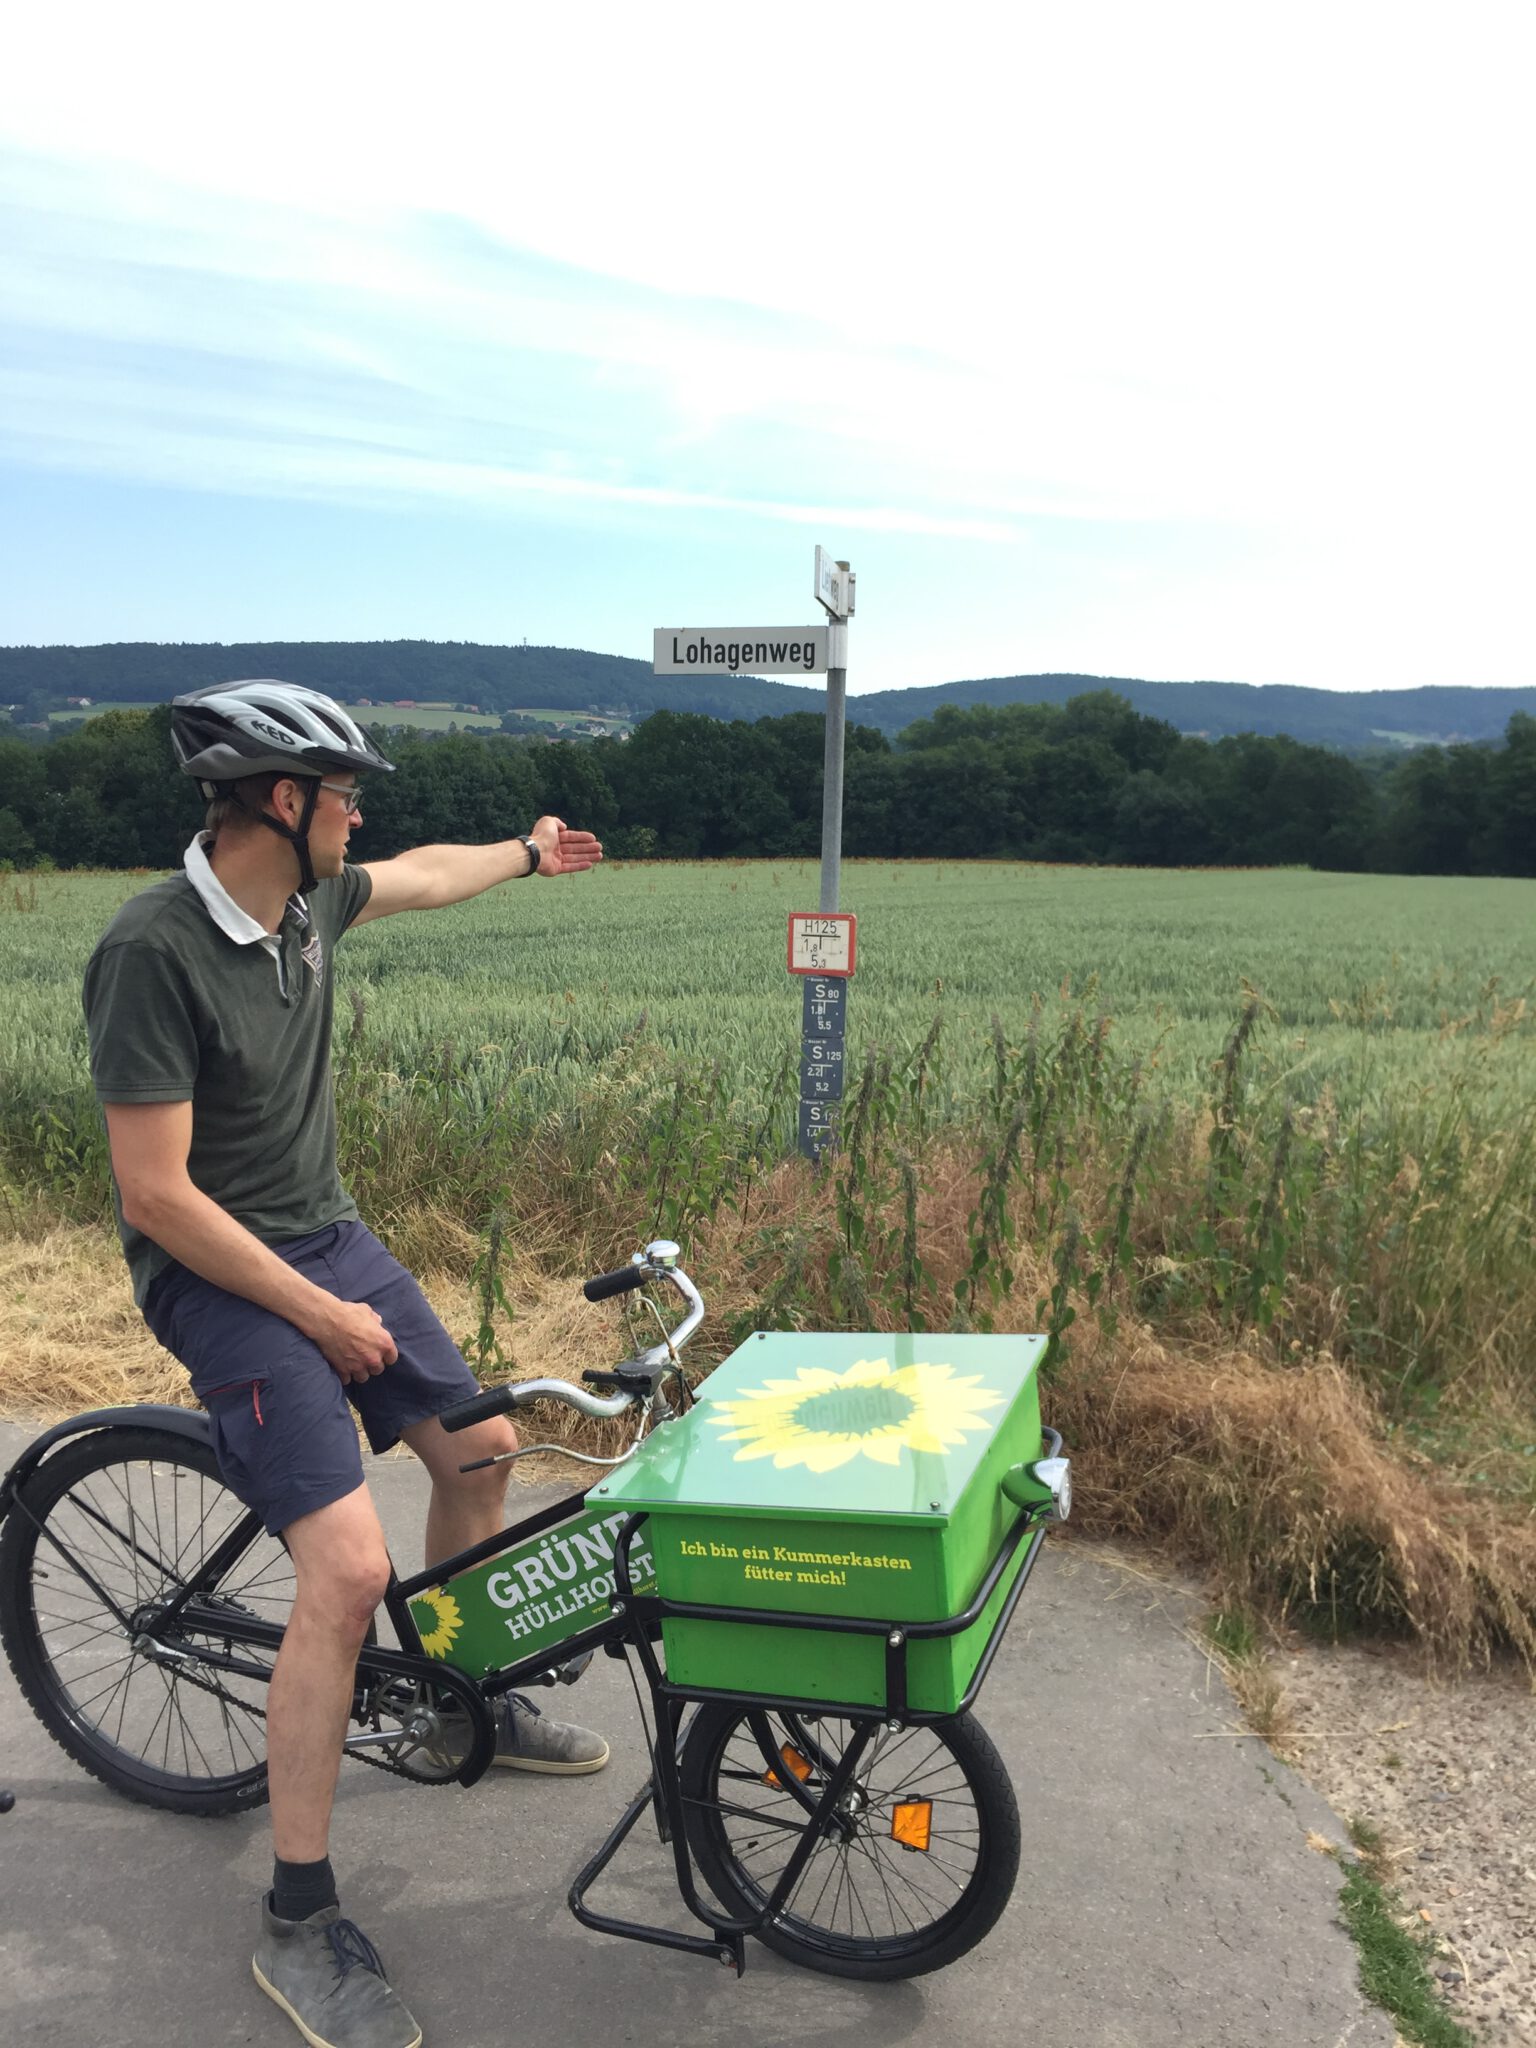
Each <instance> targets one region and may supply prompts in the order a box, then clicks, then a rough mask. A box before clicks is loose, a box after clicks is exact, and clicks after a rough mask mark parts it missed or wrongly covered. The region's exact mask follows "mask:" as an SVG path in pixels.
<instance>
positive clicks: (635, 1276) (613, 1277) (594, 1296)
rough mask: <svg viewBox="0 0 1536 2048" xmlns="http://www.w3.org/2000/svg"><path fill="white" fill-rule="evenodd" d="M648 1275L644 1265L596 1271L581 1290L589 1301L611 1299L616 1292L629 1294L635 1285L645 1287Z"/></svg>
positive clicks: (585, 1281)
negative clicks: (611, 1270)
mask: <svg viewBox="0 0 1536 2048" xmlns="http://www.w3.org/2000/svg"><path fill="white" fill-rule="evenodd" d="M648 1277H649V1276H648V1274H647V1273H646V1270H645V1268H644V1266H637V1265H628V1266H620V1267H618V1268H617V1269H616V1270H615V1271H614V1272H612V1273H596V1274H594V1275H593V1277H592V1278H591V1279H590V1280H584V1281H583V1282H582V1286H581V1291H582V1293H583V1294H584V1295H585V1296H586V1298H587V1300H588V1301H609V1300H611V1299H612V1297H613V1296H614V1295H615V1294H628V1293H629V1291H630V1289H631V1288H633V1287H643V1286H644V1285H645V1283H646V1280H647V1278H648Z"/></svg>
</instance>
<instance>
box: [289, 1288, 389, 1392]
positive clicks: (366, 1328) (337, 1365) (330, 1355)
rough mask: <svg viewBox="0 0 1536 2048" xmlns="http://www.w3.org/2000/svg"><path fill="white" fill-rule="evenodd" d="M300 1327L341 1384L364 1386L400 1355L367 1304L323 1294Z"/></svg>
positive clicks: (380, 1321) (374, 1312)
mask: <svg viewBox="0 0 1536 2048" xmlns="http://www.w3.org/2000/svg"><path fill="white" fill-rule="evenodd" d="M303 1327H304V1334H305V1336H306V1337H309V1338H311V1339H312V1340H313V1341H314V1343H316V1344H317V1345H318V1346H319V1347H320V1349H321V1350H322V1351H323V1352H324V1353H325V1355H326V1358H327V1359H328V1360H329V1361H330V1365H331V1369H332V1370H333V1371H334V1372H335V1373H337V1374H338V1375H339V1376H340V1378H341V1381H342V1384H343V1385H357V1386H363V1385H365V1384H366V1383H367V1381H369V1380H371V1379H374V1378H376V1377H377V1375H378V1374H379V1373H381V1372H382V1371H383V1370H384V1368H385V1366H386V1365H393V1364H394V1362H395V1360H396V1358H397V1357H398V1356H399V1353H398V1352H397V1351H396V1349H395V1340H394V1338H393V1337H391V1336H390V1334H389V1332H388V1330H386V1329H385V1327H384V1324H383V1322H382V1320H381V1319H380V1317H379V1315H378V1314H377V1312H376V1311H375V1310H373V1309H371V1308H370V1307H369V1306H368V1304H367V1302H366V1301H338V1300H337V1298H336V1297H335V1296H334V1295H331V1294H326V1295H323V1299H322V1300H321V1302H320V1303H318V1304H317V1306H316V1312H315V1314H314V1316H313V1318H312V1319H309V1320H307V1321H306V1323H305V1324H304V1326H303Z"/></svg>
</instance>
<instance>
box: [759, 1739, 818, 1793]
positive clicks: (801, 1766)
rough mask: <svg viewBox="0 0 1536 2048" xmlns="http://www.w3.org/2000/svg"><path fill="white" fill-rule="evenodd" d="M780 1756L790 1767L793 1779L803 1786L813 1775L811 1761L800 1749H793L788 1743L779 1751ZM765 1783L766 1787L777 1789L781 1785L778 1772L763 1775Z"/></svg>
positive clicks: (768, 1772)
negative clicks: (770, 1786)
mask: <svg viewBox="0 0 1536 2048" xmlns="http://www.w3.org/2000/svg"><path fill="white" fill-rule="evenodd" d="M779 1755H780V1756H781V1757H782V1758H783V1759H784V1762H785V1764H786V1765H787V1766H788V1768H789V1771H790V1773H791V1775H792V1776H793V1777H796V1778H798V1779H799V1780H800V1782H801V1784H802V1785H803V1784H804V1783H805V1781H806V1779H807V1778H808V1777H809V1776H810V1775H811V1766H810V1762H809V1760H808V1759H807V1758H805V1757H803V1756H802V1755H801V1754H800V1752H799V1750H798V1749H791V1748H790V1746H789V1744H788V1743H787V1742H786V1743H785V1744H784V1746H783V1748H782V1749H781V1750H780V1751H779ZM763 1783H764V1784H765V1785H772V1786H773V1787H774V1788H775V1789H777V1788H778V1786H779V1783H780V1780H779V1774H778V1772H777V1771H765V1772H764V1773H763Z"/></svg>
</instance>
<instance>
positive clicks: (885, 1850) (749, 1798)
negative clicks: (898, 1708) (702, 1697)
mask: <svg viewBox="0 0 1536 2048" xmlns="http://www.w3.org/2000/svg"><path fill="white" fill-rule="evenodd" d="M871 1725H872V1726H873V1731H874V1732H873V1734H872V1735H871V1739H870V1742H869V1746H868V1747H867V1749H866V1750H865V1752H864V1754H863V1756H862V1757H861V1758H860V1760H859V1763H858V1766H857V1768H856V1770H855V1772H854V1775H853V1778H852V1779H851V1780H850V1782H849V1785H848V1787H847V1790H846V1791H845V1792H844V1795H843V1797H842V1800H841V1801H840V1802H839V1805H838V1808H837V1811H836V1813H835V1815H834V1816H833V1819H832V1821H831V1824H830V1826H829V1828H828V1831H827V1832H826V1833H825V1834H824V1835H823V1836H822V1838H821V1840H819V1841H818V1842H817V1844H816V1847H815V1849H814V1850H813V1851H812V1854H811V1857H810V1861H809V1862H808V1863H807V1865H806V1867H805V1869H804V1870H803V1871H802V1872H801V1874H800V1878H799V1881H798V1883H797V1884H796V1886H795V1888H794V1890H793V1891H792V1892H791V1894H790V1896H789V1898H788V1899H787V1900H786V1901H785V1903H784V1906H783V1908H782V1911H781V1913H780V1915H779V1917H778V1918H777V1919H776V1920H775V1921H774V1923H773V1924H772V1925H771V1926H767V1927H764V1928H763V1929H762V1930H761V1932H760V1933H759V1935H758V1937H757V1938H758V1940H759V1941H761V1942H763V1943H764V1944H765V1945H766V1946H767V1947H769V1948H771V1949H774V1950H776V1951H777V1952H778V1953H779V1954H780V1955H782V1956H785V1957H787V1958H788V1959H789V1960H790V1961H791V1962H795V1963H800V1964H803V1965H804V1966H805V1967H806V1968H807V1969H812V1970H824V1971H827V1972H829V1973H830V1974H832V1975H834V1976H839V1977H862V1978H892V1977H918V1976H922V1975H923V1974H924V1973H925V1972H927V1971H929V1970H937V1969H940V1968H942V1967H943V1965H944V1964H946V1963H952V1962H954V1961H955V1959H956V1958H957V1957H958V1956H963V1955H964V1954H965V1953H966V1951H967V1950H968V1949H972V1948H974V1947H975V1945H976V1943H977V1942H979V1941H980V1940H981V1939H982V1938H983V1936H984V1935H986V1934H987V1933H988V1932H990V1930H991V1928H992V1927H993V1926H994V1925H995V1923H996V1921H997V1918H998V1915H999V1914H1000V1913H1001V1912H1002V1910H1003V1908H1004V1906H1006V1905H1007V1903H1008V1898H1009V1895H1010V1893H1011V1892H1012V1890H1013V1882H1014V1878H1015V1877H1016V1875H1017V1873H1018V1867H1019V1813H1018V1806H1017V1804H1016V1802H1015V1800H1014V1796H1013V1787H1012V1786H1011V1785H1010V1784H1009V1782H1008V1774H1007V1772H1006V1770H1005V1769H1004V1767H1003V1762H1002V1759H1001V1757H999V1755H998V1753H997V1751H996V1749H995V1748H994V1747H993V1745H992V1742H991V1739H990V1737H989V1736H988V1735H987V1734H986V1733H985V1731H984V1730H983V1729H982V1728H981V1727H980V1726H979V1725H978V1724H977V1723H976V1722H975V1721H973V1720H972V1719H971V1717H970V1715H969V1714H957V1715H954V1716H952V1717H951V1718H949V1719H947V1720H944V1721H937V1722H932V1723H928V1724H925V1725H923V1726H919V1727H912V1728H901V1729H897V1730H895V1731H891V1730H888V1729H887V1728H886V1727H885V1725H884V1723H883V1722H875V1723H873V1724H870V1723H859V1722H855V1721H851V1720H849V1719H847V1718H845V1717H843V1716H841V1715H813V1714H796V1713H792V1712H788V1711H784V1712H780V1711H778V1710H776V1709H769V1708H759V1707H754V1706H749V1705H747V1704H745V1703H744V1704H743V1705H742V1706H740V1707H737V1706H731V1705H725V1704H721V1703H713V1704H709V1705H705V1706H702V1707H700V1708H699V1710H698V1713H697V1714H696V1715H695V1717H694V1720H693V1723H692V1726H691V1728H690V1729H689V1733H688V1737H687V1740H686V1742H685V1744H684V1748H683V1754H682V1757H681V1759H680V1766H679V1768H680V1774H681V1779H682V1791H683V1797H684V1800H685V1801H686V1802H687V1805H686V1812H687V1816H688V1837H689V1843H690V1846H691V1847H692V1850H693V1854H694V1858H695V1860H696V1862H697V1863H698V1866H699V1869H700V1871H701V1873H702V1874H703V1876H704V1879H705V1881H706V1882H707V1883H708V1885H709V1887H710V1889H711V1890H712V1891H713V1892H714V1894H715V1896H716V1898H717V1899H718V1900H719V1901H720V1904H721V1905H722V1906H723V1907H725V1909H726V1911H727V1912H728V1913H730V1914H732V1915H734V1916H738V1917H742V1918H749V1917H751V1916H752V1915H754V1914H756V1913H759V1912H761V1911H762V1909H763V1906H764V1905H765V1904H766V1902H767V1900H768V1898H769V1896H770V1894H771V1893H772V1891H773V1888H774V1885H775V1883H776V1882H777V1880H778V1877H779V1875H780V1873H781V1872H782V1871H783V1869H784V1867H785V1865H786V1864H787V1863H788V1861H789V1859H790V1857H791V1856H792V1855H793V1853H794V1851H795V1850H796V1848H797V1847H798V1846H799V1844H800V1842H801V1840H802V1838H803V1836H804V1833H805V1830H806V1828H807V1827H808V1826H809V1825H810V1824H811V1814H810V1811H809V1807H808V1804H807V1801H809V1802H810V1804H814V1803H815V1802H816V1801H817V1800H819V1798H820V1797H821V1793H822V1789H823V1787H824V1786H825V1784H826V1782H827V1780H828V1778H829V1777H830V1776H831V1773H832V1771H833V1770H834V1769H835V1768H836V1765H837V1762H838V1760H839V1758H840V1757H841V1756H842V1755H843V1753H844V1751H845V1750H846V1748H847V1746H848V1744H849V1742H850V1740H851V1739H852V1737H853V1734H854V1731H855V1729H856V1728H858V1727H860V1726H865V1727H868V1726H871ZM792 1781H793V1782H792Z"/></svg>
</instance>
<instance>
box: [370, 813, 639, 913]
mask: <svg viewBox="0 0 1536 2048" xmlns="http://www.w3.org/2000/svg"><path fill="white" fill-rule="evenodd" d="M529 837H530V838H532V839H536V840H537V841H538V845H539V869H538V872H539V874H540V875H575V874H580V873H581V871H582V870H583V869H584V868H590V867H595V866H596V865H597V863H598V862H599V861H600V860H601V859H602V857H603V849H602V847H601V846H599V845H598V843H597V841H596V839H595V838H594V837H593V836H592V834H591V833H590V832H573V831H572V830H571V828H570V827H569V826H568V825H567V824H566V822H565V820H564V819H563V818H540V819H539V821H538V823H537V824H536V825H535V826H534V828H533V830H532V832H531V833H530V834H529ZM363 867H364V871H365V872H366V874H367V875H368V876H369V878H370V880H371V881H372V883H373V890H372V893H371V894H370V895H369V898H368V901H367V902H366V903H365V904H364V905H363V908H362V909H361V910H360V911H359V912H358V914H357V918H356V920H355V921H356V922H357V923H358V924H367V923H368V922H369V920H370V919H371V918H375V917H393V916H394V914H395V912H396V911H398V910H441V909H442V908H443V907H444V905H445V904H449V903H463V902H464V901H465V900H466V898H468V897H470V896H479V895H480V894H481V893H482V892H483V891H484V890H486V889H494V888H495V886H496V884H497V883H498V882H511V881H515V880H516V879H517V877H518V876H519V875H526V874H527V873H528V869H529V855H528V849H527V847H526V846H524V844H523V842H522V840H521V839H503V840H500V841H498V842H497V843H496V844H495V845H493V846H416V847H413V848H412V849H411V851H410V852H409V853H400V854H397V855H396V856H395V858H394V859H393V860H379V861H366V862H364V863H363Z"/></svg>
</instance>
